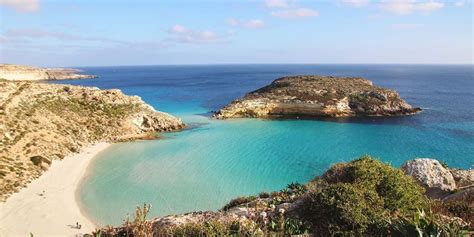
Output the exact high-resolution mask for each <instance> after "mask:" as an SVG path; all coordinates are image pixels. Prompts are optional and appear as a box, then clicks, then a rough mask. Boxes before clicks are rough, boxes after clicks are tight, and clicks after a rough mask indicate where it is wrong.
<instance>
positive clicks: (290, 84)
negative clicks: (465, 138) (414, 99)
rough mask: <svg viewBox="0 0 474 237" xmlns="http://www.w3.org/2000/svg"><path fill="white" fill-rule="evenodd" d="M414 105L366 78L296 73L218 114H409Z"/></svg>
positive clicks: (237, 115) (237, 101)
mask: <svg viewBox="0 0 474 237" xmlns="http://www.w3.org/2000/svg"><path fill="white" fill-rule="evenodd" d="M419 111H421V109H420V108H412V107H411V106H410V105H409V104H407V103H406V102H405V101H404V100H402V99H401V98H400V96H399V95H398V94H397V93H396V92H395V91H392V90H389V89H384V88H380V87H376V86H373V84H372V82H371V81H369V80H367V79H363V78H342V77H341V78H338V77H326V76H292V77H283V78H280V79H277V80H275V81H273V82H272V83H271V84H270V85H268V86H265V87H262V88H260V89H258V90H256V91H253V92H250V93H248V94H247V95H245V96H244V97H243V98H241V99H236V100H234V101H232V102H231V103H230V104H228V105H227V106H225V107H223V108H222V109H220V110H219V111H217V112H216V113H215V114H214V117H215V118H217V119H227V118H241V117H250V118H255V117H257V118H279V117H290V118H300V117H302V118H308V117H310V118H311V117H353V116H395V115H409V114H415V113H417V112H419Z"/></svg>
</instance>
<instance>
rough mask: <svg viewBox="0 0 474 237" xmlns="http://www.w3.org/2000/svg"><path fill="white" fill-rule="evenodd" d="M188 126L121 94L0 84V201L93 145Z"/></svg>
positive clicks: (134, 97) (43, 86)
mask: <svg viewBox="0 0 474 237" xmlns="http://www.w3.org/2000/svg"><path fill="white" fill-rule="evenodd" d="M184 126H185V125H184V124H183V123H182V122H181V120H180V119H179V118H175V117H173V116H171V115H169V114H166V113H162V112H159V111H156V110H154V109H153V108H152V107H151V106H149V105H147V104H146V103H144V102H143V101H142V100H141V98H140V97H138V96H127V95H124V94H123V93H122V92H121V91H120V90H100V89H98V88H90V87H80V86H69V85H54V84H45V83H32V82H10V81H1V80H0V147H1V149H0V190H1V192H0V200H5V199H6V197H8V196H9V195H10V194H11V193H12V192H14V191H17V190H18V189H20V188H21V187H23V186H26V184H27V183H28V182H30V181H31V180H32V179H35V178H37V177H39V176H40V175H41V174H42V172H43V171H44V170H46V169H48V167H49V165H50V164H51V161H52V160H54V159H62V158H64V157H65V156H66V155H68V154H70V153H73V152H78V151H79V150H80V149H81V148H82V147H84V146H87V145H89V144H91V143H95V142H99V141H108V142H113V141H121V140H129V139H137V138H143V137H152V136H154V133H156V132H165V131H173V130H177V129H181V128H183V127H184Z"/></svg>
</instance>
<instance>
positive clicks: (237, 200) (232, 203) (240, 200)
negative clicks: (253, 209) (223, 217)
mask: <svg viewBox="0 0 474 237" xmlns="http://www.w3.org/2000/svg"><path fill="white" fill-rule="evenodd" d="M255 199H257V197H255V196H248V197H238V198H235V199H232V200H231V201H230V202H229V203H227V204H226V205H225V206H224V207H223V208H222V210H224V211H227V210H229V209H231V208H233V207H236V206H239V205H242V204H244V203H248V202H251V201H254V200H255Z"/></svg>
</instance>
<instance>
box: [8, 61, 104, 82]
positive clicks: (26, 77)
mask: <svg viewBox="0 0 474 237" xmlns="http://www.w3.org/2000/svg"><path fill="white" fill-rule="evenodd" d="M95 77H97V76H95V75H86V74H82V73H81V70H78V69H72V68H39V67H31V66H23V65H14V64H0V79H4V80H10V81H39V80H72V79H87V78H95Z"/></svg>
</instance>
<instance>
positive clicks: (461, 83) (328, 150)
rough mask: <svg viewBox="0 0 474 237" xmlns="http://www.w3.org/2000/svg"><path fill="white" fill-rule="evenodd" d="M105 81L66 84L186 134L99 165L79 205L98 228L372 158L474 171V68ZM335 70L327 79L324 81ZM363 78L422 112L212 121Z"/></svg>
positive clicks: (312, 70)
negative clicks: (144, 107) (240, 103)
mask: <svg viewBox="0 0 474 237" xmlns="http://www.w3.org/2000/svg"><path fill="white" fill-rule="evenodd" d="M85 70H86V71H87V72H89V73H91V72H92V73H96V74H99V76H100V78H99V79H94V80H89V81H70V82H68V83H73V84H83V85H93V86H98V87H101V88H114V87H117V88H120V89H122V90H123V91H125V92H126V93H128V94H137V95H140V96H142V98H143V99H144V100H145V101H147V102H148V103H150V104H152V105H153V106H154V107H155V108H157V109H159V110H163V111H166V112H171V113H173V114H175V115H177V116H180V117H182V118H183V120H184V121H185V122H186V123H188V124H189V125H190V129H188V130H185V131H182V132H176V133H168V134H165V136H164V138H163V139H160V140H156V141H139V142H132V143H122V144H115V145H113V146H112V147H111V148H109V149H108V150H106V151H105V152H102V153H101V154H100V155H99V156H98V157H97V159H95V160H94V161H93V164H92V166H91V169H90V174H89V175H88V176H87V177H86V179H85V180H84V182H83V183H82V186H81V189H80V193H79V199H80V201H81V202H82V204H83V205H84V207H85V210H86V212H87V214H88V215H90V216H91V217H92V218H93V219H94V220H96V221H97V222H98V223H100V224H118V223H121V221H122V219H123V218H124V217H125V215H126V214H127V213H133V209H134V207H135V206H136V205H138V204H140V203H143V202H147V203H150V204H152V205H153V207H152V210H151V216H158V215H166V214H176V213H183V212H189V211H194V210H209V209H210V210H217V209H219V208H221V207H222V206H223V205H224V204H225V203H227V202H228V201H229V200H230V199H232V198H234V197H236V196H240V195H251V194H258V193H259V192H261V191H273V190H279V189H281V188H283V187H284V186H285V185H286V184H288V183H290V182H293V181H298V182H307V181H309V180H310V179H311V178H313V177H314V176H315V175H319V174H321V173H322V172H323V171H324V170H325V169H327V168H328V167H329V166H330V165H331V164H333V163H336V162H341V161H349V160H352V159H354V158H357V157H359V156H361V155H364V154H370V155H373V156H376V157H380V158H381V159H382V160H384V161H386V162H389V163H391V164H393V165H394V166H400V165H401V164H402V163H403V162H404V161H405V160H408V159H413V158H415V157H433V158H437V159H439V160H442V161H444V162H446V163H447V164H449V165H451V166H456V167H463V168H468V167H471V166H472V165H473V164H474V156H473V154H474V119H473V118H474V112H473V111H472V110H473V108H474V102H473V101H474V100H473V99H474V94H473V91H474V90H471V89H473V88H474V87H473V81H472V80H473V76H472V66H463V67H461V66H458V67H455V66H453V67H451V66H445V67H442V66H439V67H435V66H432V67H428V68H426V67H423V66H420V67H414V66H399V65H398V66H330V65H326V66H316V65H313V66H312V65H306V66H305V65H287V66H253V67H252V66H240V67H238V66H232V67H230V66H229V67H225V66H202V67H185V66H182V67H179V66H170V67H125V68H123V67H111V68H86V69H85ZM328 72H331V73H328ZM288 74H326V75H327V74H332V75H349V74H350V75H360V76H365V77H368V78H369V79H371V80H373V81H375V83H376V84H378V85H382V86H387V87H390V88H394V89H397V90H398V91H399V92H400V93H401V95H402V96H403V97H404V98H406V99H407V100H408V101H409V102H410V103H412V104H414V105H417V106H421V107H423V108H425V111H424V112H423V113H421V114H419V115H416V116H411V117H400V118H389V119H380V118H371V119H351V120H318V121H310V120H259V119H237V120H226V121H217V120H212V119H209V113H208V112H209V111H211V110H215V109H217V108H219V107H220V106H222V105H223V104H225V103H227V102H229V101H230V100H231V99H233V98H235V97H238V96H241V95H243V94H244V93H245V92H247V91H250V90H252V89H256V88H258V87H260V86H262V85H265V84H267V83H269V82H270V81H271V80H273V79H275V78H277V77H278V76H281V75H288Z"/></svg>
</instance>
